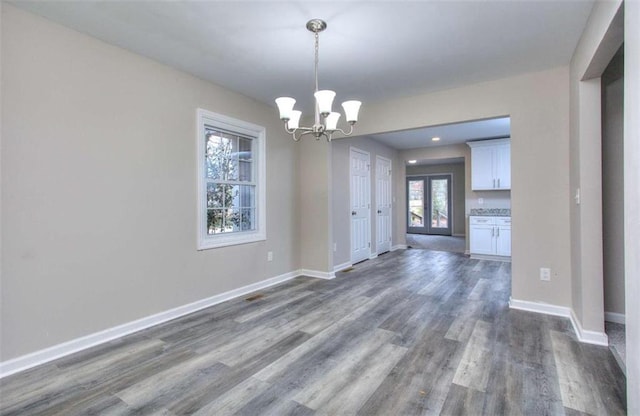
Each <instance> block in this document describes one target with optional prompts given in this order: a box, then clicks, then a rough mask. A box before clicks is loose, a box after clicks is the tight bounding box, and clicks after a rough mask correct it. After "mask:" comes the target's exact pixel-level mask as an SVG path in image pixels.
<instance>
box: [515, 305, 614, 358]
mask: <svg viewBox="0 0 640 416" xmlns="http://www.w3.org/2000/svg"><path fill="white" fill-rule="evenodd" d="M509 307H510V308H511V309H519V310H523V311H528V312H536V313H542V314H545V315H554V316H561V317H563V318H568V319H569V320H570V321H571V325H572V326H573V330H574V332H575V333H576V337H577V338H578V341H580V342H584V343H585V344H595V345H603V346H608V345H609V338H608V337H607V334H605V333H604V332H597V331H587V330H585V329H583V328H582V324H581V323H580V321H579V320H578V318H577V317H576V315H575V313H574V312H573V309H571V308H569V307H566V306H558V305H551V304H548V303H539V302H529V301H526V300H518V299H513V298H511V299H509Z"/></svg>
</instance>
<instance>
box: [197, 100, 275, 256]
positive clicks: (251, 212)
mask: <svg viewBox="0 0 640 416" xmlns="http://www.w3.org/2000/svg"><path fill="white" fill-rule="evenodd" d="M264 141H265V129H264V127H261V126H256V125H253V124H250V123H246V122H244V121H240V120H236V119H233V118H230V117H226V116H223V115H220V114H216V113H212V112H209V111H206V110H202V109H199V110H198V250H205V249H208V248H215V247H223V246H229V245H234V244H244V243H250V242H254V241H260V240H265V239H266V227H265V218H266V215H265V145H264Z"/></svg>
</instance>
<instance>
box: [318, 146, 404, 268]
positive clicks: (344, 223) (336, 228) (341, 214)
mask: <svg viewBox="0 0 640 416" xmlns="http://www.w3.org/2000/svg"><path fill="white" fill-rule="evenodd" d="M351 147H355V148H358V149H360V150H364V151H365V152H368V153H369V156H370V158H371V169H370V173H371V181H370V183H371V201H372V207H373V205H374V204H375V200H376V189H375V188H376V187H375V173H376V156H382V157H385V158H387V159H390V160H391V164H392V170H393V172H392V178H391V180H392V184H391V186H392V193H393V195H394V200H393V201H392V204H393V205H392V240H393V241H392V246H393V245H398V244H404V242H405V238H404V233H405V232H406V227H403V226H402V225H401V224H398V218H399V213H398V212H397V206H398V203H397V201H398V198H399V194H398V193H399V192H402V189H404V188H403V187H399V186H398V184H399V183H402V182H401V181H404V165H403V164H402V163H401V162H400V161H399V160H398V152H397V151H396V150H395V149H392V148H390V147H388V146H386V145H384V144H382V143H380V142H377V141H375V140H372V139H370V138H368V137H350V138H341V139H337V140H333V141H332V142H331V149H332V152H331V166H332V169H331V172H332V179H331V184H332V186H331V189H332V193H331V195H332V205H331V206H332V221H333V224H332V230H333V242H334V243H335V247H336V249H335V251H334V253H333V266H334V267H335V266H339V265H343V264H345V263H348V262H350V261H351V215H350V212H351V209H350V206H349V205H350V189H349V186H350V185H349V183H350V176H349V175H350V172H349V149H350V148H351ZM375 219H376V215H375V210H374V209H372V210H371V218H370V221H369V222H370V224H371V253H376V252H377V247H376V221H375Z"/></svg>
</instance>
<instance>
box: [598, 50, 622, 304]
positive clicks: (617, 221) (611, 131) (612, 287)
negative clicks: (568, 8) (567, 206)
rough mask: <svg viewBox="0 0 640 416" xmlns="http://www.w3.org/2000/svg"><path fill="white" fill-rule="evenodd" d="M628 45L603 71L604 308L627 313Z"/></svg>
mask: <svg viewBox="0 0 640 416" xmlns="http://www.w3.org/2000/svg"><path fill="white" fill-rule="evenodd" d="M623 101H624V48H620V50H619V52H618V53H617V54H616V56H614V58H613V60H612V61H611V63H610V64H609V66H608V67H607V69H606V70H605V72H604V73H603V74H602V239H603V244H602V248H603V250H604V252H603V259H602V260H603V272H604V276H603V278H604V310H605V311H606V312H615V313H620V314H624V151H623V148H624V114H623V113H624V108H623Z"/></svg>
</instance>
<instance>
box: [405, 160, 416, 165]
mask: <svg viewBox="0 0 640 416" xmlns="http://www.w3.org/2000/svg"><path fill="white" fill-rule="evenodd" d="M416 162H417V160H407V163H410V164H412V165H413V164H414V163H416Z"/></svg>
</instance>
